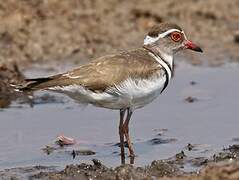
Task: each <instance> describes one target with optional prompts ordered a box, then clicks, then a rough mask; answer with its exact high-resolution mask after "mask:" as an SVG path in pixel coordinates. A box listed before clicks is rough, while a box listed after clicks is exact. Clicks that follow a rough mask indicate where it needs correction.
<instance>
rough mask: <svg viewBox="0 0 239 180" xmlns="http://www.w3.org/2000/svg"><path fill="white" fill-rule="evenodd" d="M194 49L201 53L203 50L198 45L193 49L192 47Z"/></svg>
mask: <svg viewBox="0 0 239 180" xmlns="http://www.w3.org/2000/svg"><path fill="white" fill-rule="evenodd" d="M193 50H194V51H197V52H200V53H203V50H202V49H201V48H200V47H196V48H195V49H193Z"/></svg>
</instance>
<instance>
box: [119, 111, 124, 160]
mask: <svg viewBox="0 0 239 180" xmlns="http://www.w3.org/2000/svg"><path fill="white" fill-rule="evenodd" d="M124 114H125V109H121V110H120V123H119V136H120V150H121V163H122V164H125V153H124V129H123V125H124Z"/></svg>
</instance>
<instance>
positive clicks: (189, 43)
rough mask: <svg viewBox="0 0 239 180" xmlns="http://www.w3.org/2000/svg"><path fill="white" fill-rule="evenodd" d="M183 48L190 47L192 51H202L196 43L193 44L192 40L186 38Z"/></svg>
mask: <svg viewBox="0 0 239 180" xmlns="http://www.w3.org/2000/svg"><path fill="white" fill-rule="evenodd" d="M184 47H185V49H191V50H193V51H197V52H203V50H202V49H201V48H200V47H199V46H197V45H196V44H194V43H193V42H192V41H189V40H187V41H186V43H185V46H184Z"/></svg>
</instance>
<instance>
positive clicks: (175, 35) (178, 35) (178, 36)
mask: <svg viewBox="0 0 239 180" xmlns="http://www.w3.org/2000/svg"><path fill="white" fill-rule="evenodd" d="M170 36H171V39H172V40H173V41H175V42H178V41H180V40H181V39H182V34H181V33H180V32H173V33H171V35H170Z"/></svg>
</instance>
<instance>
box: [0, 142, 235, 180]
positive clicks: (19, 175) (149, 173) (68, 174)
mask: <svg viewBox="0 0 239 180" xmlns="http://www.w3.org/2000/svg"><path fill="white" fill-rule="evenodd" d="M188 147H189V146H188ZM238 155H239V145H232V146H229V147H228V148H226V149H224V150H223V151H221V152H219V153H217V154H214V155H213V156H212V157H211V158H190V157H187V156H186V155H185V154H184V152H183V151H182V152H180V153H178V154H176V155H175V156H174V157H172V158H169V159H166V160H155V161H153V162H152V163H151V164H150V165H148V166H145V167H135V166H133V165H130V164H126V165H121V166H118V167H116V168H108V167H106V166H105V165H103V164H102V163H101V162H100V161H99V160H97V159H92V163H91V164H85V163H81V164H78V165H67V166H66V167H65V169H63V170H60V171H59V170H56V167H46V166H33V167H24V168H12V169H5V170H3V171H0V177H2V179H46V180H48V179H49V180H60V179H62V180H65V179H69V180H74V179H82V180H83V179H86V180H87V179H102V180H103V179H104V180H112V179H116V180H117V179H125V180H127V179H139V180H140V179H142V180H143V179H157V178H160V179H163V180H174V179H175V180H176V179H180V180H204V179H205V180H207V179H212V180H222V179H223V180H237V179H238V178H239V161H238V160H239V158H238V157H239V156H238ZM187 162H191V163H192V164H193V165H194V166H196V167H201V168H202V169H201V170H200V171H197V172H190V173H189V172H188V173H187V172H184V171H182V167H183V166H184V165H185V164H186V163H187Z"/></svg>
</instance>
